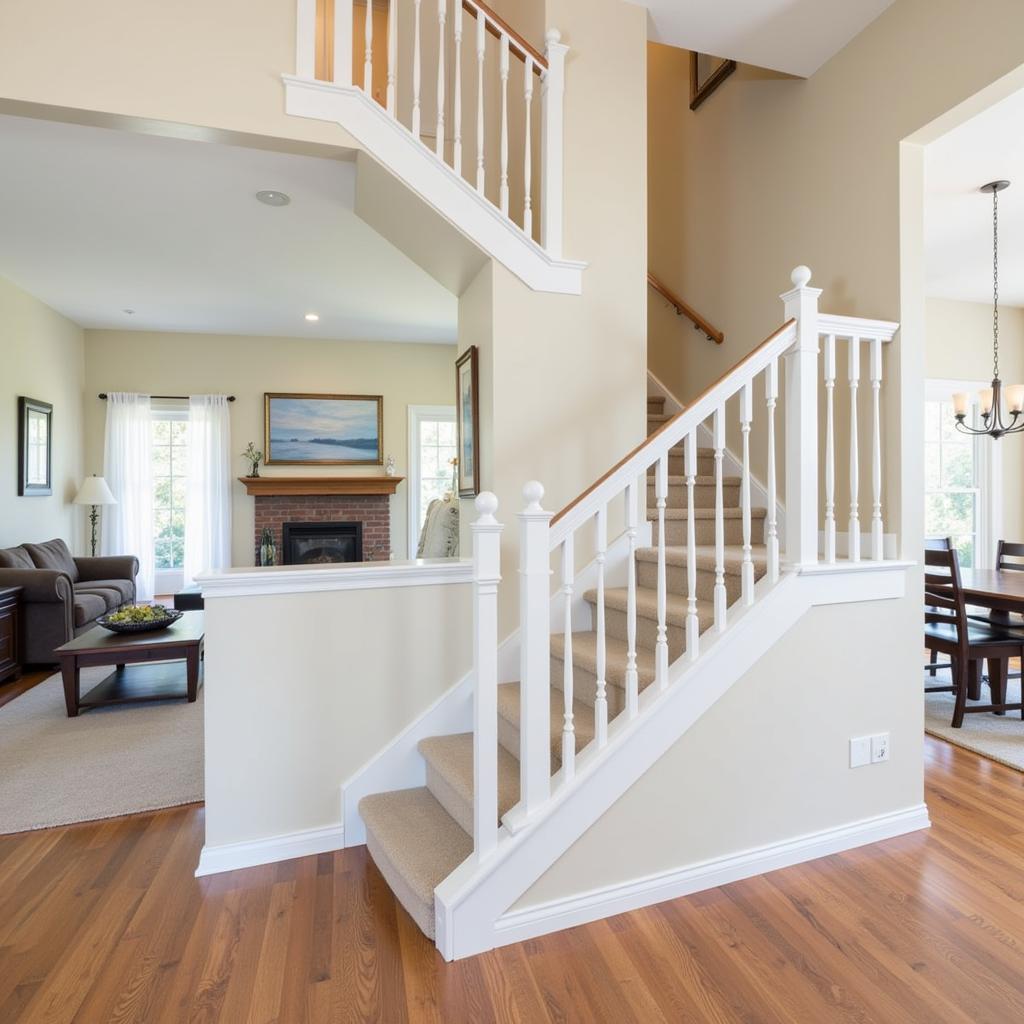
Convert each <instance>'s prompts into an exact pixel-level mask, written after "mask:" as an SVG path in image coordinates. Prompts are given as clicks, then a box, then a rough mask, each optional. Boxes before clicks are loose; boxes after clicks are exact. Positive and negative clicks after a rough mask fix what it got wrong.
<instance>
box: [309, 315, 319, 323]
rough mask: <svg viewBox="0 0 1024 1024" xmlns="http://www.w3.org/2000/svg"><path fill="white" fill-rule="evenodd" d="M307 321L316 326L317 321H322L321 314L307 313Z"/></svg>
mask: <svg viewBox="0 0 1024 1024" xmlns="http://www.w3.org/2000/svg"><path fill="white" fill-rule="evenodd" d="M306 319H307V320H308V321H309V322H310V323H311V324H315V323H316V322H317V320H319V319H320V314H319V313H307V314H306Z"/></svg>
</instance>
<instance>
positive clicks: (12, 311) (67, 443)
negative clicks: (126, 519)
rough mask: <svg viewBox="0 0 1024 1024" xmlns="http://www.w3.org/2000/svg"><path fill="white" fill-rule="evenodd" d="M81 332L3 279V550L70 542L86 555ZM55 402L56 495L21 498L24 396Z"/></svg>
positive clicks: (0, 424)
mask: <svg viewBox="0 0 1024 1024" xmlns="http://www.w3.org/2000/svg"><path fill="white" fill-rule="evenodd" d="M83 349H84V342H83V335H82V331H81V329H80V328H79V327H78V326H77V325H76V324H73V323H72V322H71V321H70V320H67V319H66V318H65V317H62V316H61V315H60V314H59V313H55V312H54V311H53V310H52V309H50V307H49V306H46V305H44V304H43V303H42V302H40V301H39V300H38V299H36V298H34V297H33V296H31V295H29V294H28V292H24V291H22V290H21V289H20V288H16V287H15V286H14V285H13V284H11V283H10V282H9V281H5V280H4V279H3V278H0V403H2V405H3V411H2V413H0V547H7V546H9V545H13V544H19V543H21V542H22V541H43V540H50V539H51V538H53V537H63V538H64V539H65V540H66V541H67V542H68V544H69V545H70V546H71V548H72V549H73V550H75V551H78V552H79V553H81V554H85V553H86V552H85V550H84V549H83V548H82V543H83V540H84V528H85V525H84V519H83V512H82V510H81V509H79V508H76V507H75V506H74V505H72V504H71V501H72V499H73V498H74V496H75V493H76V492H77V490H78V487H79V485H80V484H81V482H82V472H83V465H82V386H83V380H84V375H85V367H84V359H83ZM19 396H25V397H28V398H37V399H39V400H40V401H43V402H49V403H50V404H51V405H53V494H52V495H50V496H49V497H24V498H23V497H18V397H19Z"/></svg>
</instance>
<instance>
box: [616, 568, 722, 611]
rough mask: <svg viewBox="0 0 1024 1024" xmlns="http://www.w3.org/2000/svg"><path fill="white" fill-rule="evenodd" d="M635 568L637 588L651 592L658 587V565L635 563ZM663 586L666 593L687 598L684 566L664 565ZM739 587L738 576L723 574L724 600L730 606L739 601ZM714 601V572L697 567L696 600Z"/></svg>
mask: <svg viewBox="0 0 1024 1024" xmlns="http://www.w3.org/2000/svg"><path fill="white" fill-rule="evenodd" d="M636 567H637V573H636V581H637V586H640V587H649V588H650V589H651V590H656V589H657V586H658V563H657V562H646V561H644V562H641V561H637V563H636ZM665 585H666V587H667V588H668V592H669V593H670V594H681V595H683V596H688V595H689V593H690V583H689V580H688V579H687V577H686V566H685V565H666V566H665ZM740 587H741V581H740V577H739V576H738V575H733V574H730V573H726V574H725V594H726V600H727V601H728V602H729V604H732V602H733V601H737V600H739V597H740ZM714 599H715V571H714V569H703V568H701V567H700V566H698V567H697V600H698V601H714Z"/></svg>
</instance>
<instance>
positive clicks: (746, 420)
mask: <svg viewBox="0 0 1024 1024" xmlns="http://www.w3.org/2000/svg"><path fill="white" fill-rule="evenodd" d="M753 414H754V386H753V384H751V383H749V382H748V383H747V384H744V385H743V387H742V389H741V390H740V431H741V432H742V434H743V479H742V483H741V484H740V502H741V504H742V506H743V565H742V567H741V570H740V572H741V576H740V584H741V594H742V596H743V603H744V604H745V605H751V604H753V603H754V561H753V559H752V557H751V545H750V420H751V418H752V417H753Z"/></svg>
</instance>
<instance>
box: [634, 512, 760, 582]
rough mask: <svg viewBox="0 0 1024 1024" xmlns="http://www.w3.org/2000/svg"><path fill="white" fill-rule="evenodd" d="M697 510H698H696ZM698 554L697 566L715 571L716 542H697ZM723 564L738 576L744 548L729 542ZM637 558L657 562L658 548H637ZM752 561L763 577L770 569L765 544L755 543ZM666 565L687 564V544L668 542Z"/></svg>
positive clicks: (741, 566) (751, 554)
mask: <svg viewBox="0 0 1024 1024" xmlns="http://www.w3.org/2000/svg"><path fill="white" fill-rule="evenodd" d="M695 511H696V510H695ZM695 551H696V555H697V568H698V569H708V570H711V571H714V569H715V566H716V556H715V546H714V544H697V545H696V547H695ZM724 555H725V557H724V560H723V563H722V564H723V566H724V568H725V572H726V574H728V575H732V576H738V575H739V574H740V572H741V571H742V569H743V548H742V547H740V546H739V545H736V544H727V545H726V546H725V548H724ZM636 558H637V561H638V562H655V563H656V562H657V561H658V549H657V548H637V551H636ZM750 558H751V561H752V562H753V563H754V575H755V576H757V577H761V576H763V575H764V574H765V572H767V570H768V554H767V550H766V549H765V548H764V546H763V545H759V544H755V545H754V546H753V547H752V548H751V551H750ZM665 564H666V565H686V545H685V544H666V545H665Z"/></svg>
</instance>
